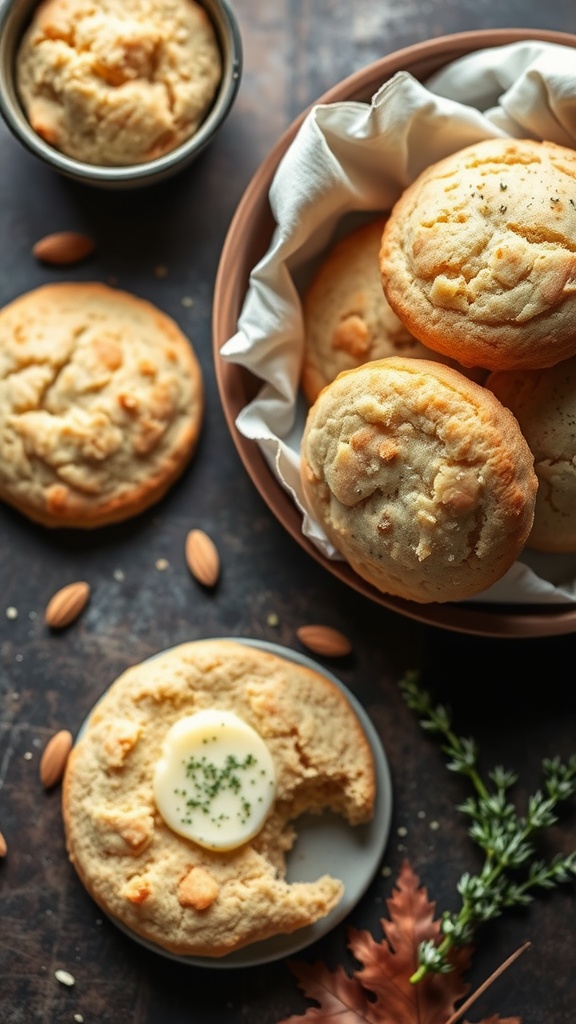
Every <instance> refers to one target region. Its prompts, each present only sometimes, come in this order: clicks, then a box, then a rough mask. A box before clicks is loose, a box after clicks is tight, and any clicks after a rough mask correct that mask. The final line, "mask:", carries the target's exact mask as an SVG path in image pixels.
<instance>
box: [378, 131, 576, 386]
mask: <svg viewBox="0 0 576 1024" xmlns="http://www.w3.org/2000/svg"><path fill="white" fill-rule="evenodd" d="M380 269H381V274H382V282H383V286H384V290H385V293H386V297H387V299H388V302H389V303H390V305H391V307H392V309H393V310H394V312H395V313H396V314H397V316H398V317H399V318H400V319H401V320H402V321H403V323H404V324H405V325H406V327H407V329H408V330H409V331H411V332H412V333H413V334H414V335H415V336H416V337H417V338H419V339H420V341H422V342H423V344H425V345H427V346H429V347H430V348H432V349H434V350H435V351H437V352H442V353H444V354H445V355H448V356H451V357H452V358H455V359H457V360H458V361H459V362H461V363H463V364H464V365H466V366H475V365H479V366H484V367H486V368H487V369H489V370H505V369H516V368H518V367H523V368H527V369H539V368H542V367H547V366H553V365H554V364H555V363H557V362H559V361H560V360H562V359H567V358H569V357H570V356H572V355H574V354H576V331H574V319H575V317H576V153H575V152H574V151H573V150H572V149H568V148H565V147H562V146H558V145H554V144H552V143H549V142H536V141H534V140H526V139H508V138H498V139H486V140H484V141H483V142H479V143H476V144H475V145H472V146H468V147H467V148H466V149H463V150H460V151H459V152H456V153H454V154H452V155H451V156H448V157H446V158H445V159H443V160H441V161H440V162H439V163H436V164H434V165H432V166H431V167H428V168H427V169H426V170H425V171H424V172H423V173H422V174H421V175H420V176H419V177H418V178H417V179H416V181H415V182H414V183H413V184H412V185H410V186H409V187H408V188H407V189H406V191H405V192H404V193H403V194H402V195H401V196H400V198H399V200H398V201H397V203H396V205H395V206H394V208H393V210H392V212H391V214H390V217H389V219H388V222H387V224H386V227H385V229H384V233H383V239H382V248H381V253H380Z"/></svg>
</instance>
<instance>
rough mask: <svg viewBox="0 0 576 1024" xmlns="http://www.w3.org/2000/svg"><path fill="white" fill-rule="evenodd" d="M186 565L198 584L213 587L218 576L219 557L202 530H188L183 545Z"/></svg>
mask: <svg viewBox="0 0 576 1024" xmlns="http://www.w3.org/2000/svg"><path fill="white" fill-rule="evenodd" d="M185 554H186V564H187V566H188V568H189V569H190V572H191V573H192V575H193V576H194V578H195V579H197V580H198V582H199V583H202V584H203V586H205V587H213V586H215V585H216V583H217V582H218V577H219V576H220V556H219V554H218V549H217V548H216V545H215V543H214V541H213V540H212V538H211V537H209V536H208V534H207V533H204V531H203V530H190V532H189V533H188V535H187V537H186V545H185Z"/></svg>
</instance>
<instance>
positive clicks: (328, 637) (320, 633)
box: [296, 626, 352, 658]
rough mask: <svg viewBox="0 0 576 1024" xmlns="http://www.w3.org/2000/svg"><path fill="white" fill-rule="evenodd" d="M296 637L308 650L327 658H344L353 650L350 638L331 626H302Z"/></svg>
mask: <svg viewBox="0 0 576 1024" xmlns="http://www.w3.org/2000/svg"><path fill="white" fill-rule="evenodd" d="M296 636H297V637H298V639H299V641H300V643H302V644H304V646H305V647H307V648H308V650H310V651H313V652H314V654H322V655H323V656H324V657H325V658H343V657H344V656H345V655H346V654H350V652H351V650H352V644H351V643H350V640H349V639H348V637H347V636H345V635H344V633H341V632H340V630H338V629H332V627H331V626H300V628H299V629H297V630H296Z"/></svg>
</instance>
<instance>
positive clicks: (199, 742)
mask: <svg viewBox="0 0 576 1024" xmlns="http://www.w3.org/2000/svg"><path fill="white" fill-rule="evenodd" d="M275 795H276V772H275V768H274V762H273V760H272V755H271V753H270V750H269V749H268V747H267V745H266V743H265V742H264V740H263V739H262V737H261V736H260V735H259V734H258V733H257V732H256V731H255V729H253V728H252V726H251V725H248V723H247V722H245V721H244V720H243V719H241V718H239V717H238V715H236V714H234V712H232V711H218V710H216V709H212V708H210V709H205V710H203V711H198V712H197V713H196V714H194V715H189V716H187V717H186V718H182V719H180V720H179V721H178V722H176V723H175V724H174V725H173V726H172V728H171V729H170V730H169V732H168V734H167V736H166V739H165V741H164V747H163V751H162V756H161V758H160V760H159V761H158V764H157V766H156V771H155V774H154V799H155V801H156V806H157V807H158V810H159V812H160V814H161V815H162V817H163V819H164V821H165V822H166V824H167V825H168V826H169V827H170V828H171V829H172V830H173V831H174V832H177V833H178V834H179V835H182V836H185V837H186V838H187V839H192V840H193V841H194V842H195V843H198V844H199V845H200V846H205V847H207V848H208V849H210V850H233V849H235V848H236V847H237V846H241V845H242V844H243V843H246V842H248V840H249V839H252V838H253V836H255V835H256V834H257V833H258V832H259V831H260V829H261V828H262V826H263V824H264V821H265V820H266V817H267V815H268V812H269V810H270V808H271V806H272V803H273V802H274V797H275Z"/></svg>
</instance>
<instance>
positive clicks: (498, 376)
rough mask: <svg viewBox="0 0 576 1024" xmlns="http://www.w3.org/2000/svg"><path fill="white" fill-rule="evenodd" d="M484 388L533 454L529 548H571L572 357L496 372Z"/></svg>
mask: <svg viewBox="0 0 576 1024" xmlns="http://www.w3.org/2000/svg"><path fill="white" fill-rule="evenodd" d="M486 386H487V387H489V388H490V389H491V390H492V391H493V392H494V394H495V395H496V397H497V398H498V399H499V400H500V401H501V402H502V403H503V405H506V406H507V407H508V408H509V409H511V411H512V412H513V413H514V415H515V416H516V418H517V420H518V422H519V424H520V428H521V430H522V433H523V434H524V437H525V438H526V440H527V442H528V444H529V446H530V449H531V451H532V454H533V455H534V469H535V471H536V476H537V477H538V493H537V495H536V510H535V513H534V524H533V526H532V530H531V532H530V536H529V537H528V540H527V545H528V547H530V548H535V549H537V550H540V551H564V552H568V551H576V358H573V359H567V360H565V361H564V362H562V363H557V365H556V366H553V367H549V368H548V369H546V370H500V371H499V372H495V373H492V374H491V375H490V377H489V378H488V380H487V382H486Z"/></svg>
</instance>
